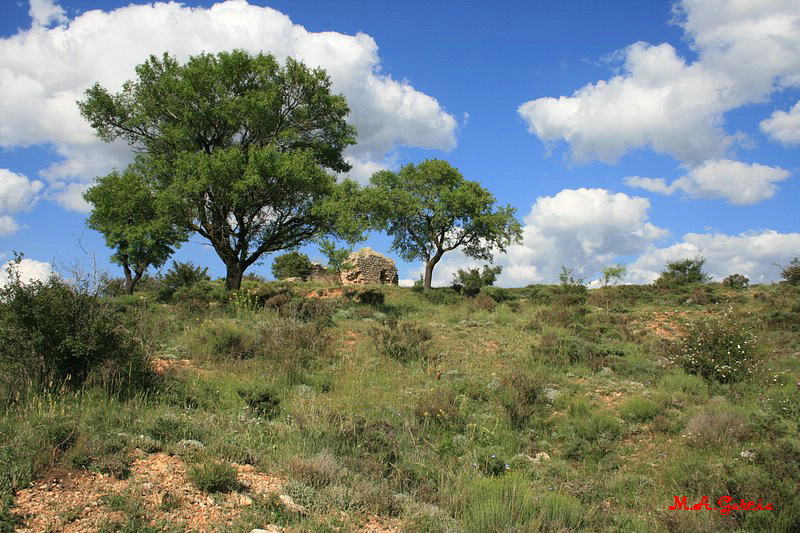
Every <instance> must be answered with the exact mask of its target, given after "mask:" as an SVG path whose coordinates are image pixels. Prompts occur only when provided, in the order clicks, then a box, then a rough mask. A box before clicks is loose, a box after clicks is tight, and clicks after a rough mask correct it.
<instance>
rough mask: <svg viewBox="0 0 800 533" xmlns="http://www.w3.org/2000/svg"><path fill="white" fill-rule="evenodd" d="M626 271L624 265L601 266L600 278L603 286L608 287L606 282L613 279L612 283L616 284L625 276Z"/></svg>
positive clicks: (626, 268)
mask: <svg viewBox="0 0 800 533" xmlns="http://www.w3.org/2000/svg"><path fill="white" fill-rule="evenodd" d="M627 272H628V267H626V266H625V265H622V264H619V265H610V266H607V267H603V270H602V271H601V273H602V278H601V279H602V280H603V287H608V284H609V283H611V281H612V280H614V284H615V285H616V284H617V283H619V282H620V281H622V278H624V277H625V274H626V273H627Z"/></svg>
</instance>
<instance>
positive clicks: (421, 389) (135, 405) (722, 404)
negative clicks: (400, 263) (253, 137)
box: [0, 273, 800, 531]
mask: <svg viewBox="0 0 800 533" xmlns="http://www.w3.org/2000/svg"><path fill="white" fill-rule="evenodd" d="M570 278H572V280H570ZM199 283H209V284H216V283H217V282H215V281H202V280H201V281H200V282H199ZM248 283H252V284H251V285H248V286H247V288H246V289H244V288H243V289H242V291H245V295H244V296H242V298H245V297H246V299H247V302H251V301H252V302H255V303H254V305H249V304H248V305H244V304H241V303H237V299H238V298H239V294H238V293H236V294H235V295H234V297H232V298H225V299H222V300H219V302H220V303H219V304H217V305H212V306H209V305H208V303H204V304H203V307H202V308H197V309H195V308H191V307H185V306H184V304H183V303H180V302H176V301H173V302H170V303H158V300H157V298H156V291H158V290H159V288H158V285H157V284H153V285H152V286H150V285H147V284H145V285H142V286H141V288H140V289H139V293H140V294H141V296H142V297H143V298H144V301H145V302H148V301H149V302H150V303H149V304H147V305H143V304H139V303H135V302H132V301H130V302H129V301H127V300H126V298H127V297H124V296H123V297H115V298H97V299H96V304H95V305H98V306H111V307H112V308H114V309H117V310H118V311H117V312H116V313H106V316H107V317H109V320H111V319H112V318H113V320H115V321H116V322H114V324H116V325H117V327H118V328H119V331H120V332H123V331H128V332H137V331H138V332H140V333H138V334H137V335H145V336H149V338H148V339H147V342H138V341H137V343H136V346H138V348H137V349H138V350H141V352H140V353H143V354H144V355H146V356H147V357H148V358H150V359H151V360H153V361H154V362H155V364H154V366H156V367H157V368H159V369H161V370H160V372H161V374H160V376H159V377H158V379H156V380H150V381H142V382H141V384H140V388H139V389H136V388H134V389H133V391H132V392H130V393H126V394H124V395H122V394H119V393H118V392H117V391H118V389H115V388H113V387H111V388H103V387H97V386H96V384H95V382H94V381H85V382H84V384H83V385H79V384H77V383H75V384H73V385H71V386H70V387H68V388H63V387H62V388H57V389H46V388H45V389H43V388H42V387H41V386H39V385H37V384H36V383H34V382H32V381H28V382H26V385H25V387H24V390H25V391H26V392H24V393H19V394H16V393H13V392H7V393H6V396H5V398H6V399H5V403H4V404H3V405H4V412H3V416H2V418H0V491H2V493H3V494H4V495H5V497H6V501H8V502H11V503H13V502H12V500H11V499H10V498H12V496H13V494H14V493H15V491H17V490H20V489H23V488H25V487H29V486H30V482H31V481H33V480H37V479H41V476H42V475H45V474H46V473H47V472H50V471H52V469H53V468H56V469H66V470H68V471H71V472H96V473H101V474H103V475H104V476H110V477H111V478H112V479H115V480H119V481H117V482H119V483H125V484H126V485H124V486H125V487H127V489H125V490H123V491H122V492H119V491H117V492H115V493H114V495H111V496H109V498H108V499H107V501H100V502H99V503H98V507H97V509H98V510H97V511H93V512H105V511H102V510H109V512H110V510H111V509H116V511H114V513H112V514H109V515H108V520H107V521H106V522H105V524H106V525H105V526H103V527H105V528H106V530H108V531H112V530H122V531H125V530H128V531H133V530H136V529H137V528H139V530H144V531H147V530H148V528H153V527H161V528H165V527H168V526H167V525H166V524H170V526H169V527H172V528H173V529H174V530H181V529H187V526H186V523H183V522H180V521H178V522H175V520H177V519H176V518H174V517H175V516H178V515H181V513H184V515H185V513H186V509H187V508H188V507H189V506H192V505H193V503H192V502H193V500H192V498H187V497H177V496H175V495H178V494H181V492H180V490H178V489H172V490H168V491H166V492H164V496H163V497H160V498H159V499H156V500H149V499H148V498H147V497H146V496H145V495H144V493H143V492H142V489H141V486H140V484H141V483H142V481H141V478H140V477H137V476H139V474H136V473H135V472H136V471H137V470H136V469H137V468H141V466H137V465H138V464H140V463H139V462H138V461H140V460H141V458H147V457H151V458H152V457H160V456H163V457H172V459H171V460H173V461H176V462H177V463H178V464H182V465H183V466H184V468H185V472H186V475H185V483H187V484H188V485H187V486H189V487H191V490H195V491H198V493H200V491H202V492H208V493H209V494H207V495H205V496H204V497H208V498H210V500H208V501H209V502H212V501H213V502H216V503H208V506H209V508H220V509H222V508H225V509H231V512H234V513H236V514H235V517H234V518H232V519H231V520H232V521H231V522H229V524H233V525H230V528H233V529H232V530H236V531H238V530H244V531H250V530H251V529H252V528H255V527H263V525H264V524H267V523H274V524H279V525H281V526H283V527H292V528H296V529H299V530H310V531H314V530H322V531H324V530H331V529H333V528H340V530H342V531H350V530H356V529H358V528H359V527H361V526H363V525H364V523H365V522H366V521H367V520H368V519H370V517H374V516H379V517H382V518H381V520H387V521H392V520H393V521H395V522H393V523H394V524H396V527H397V529H399V530H417V531H509V530H515V529H516V530H520V531H525V530H531V531H563V530H632V531H636V530H652V531H660V530H668V529H670V528H678V529H680V528H684V529H691V528H692V527H695V526H696V524H695V522H692V521H691V520H696V519H697V518H691V517H689V515H688V514H686V513H684V514H683V515H679V514H672V512H671V511H668V510H667V506H669V505H672V504H673V503H674V495H675V494H681V495H682V494H686V495H687V496H691V497H695V495H705V494H706V493H707V494H709V497H712V496H715V497H718V496H721V495H724V494H723V492H724V493H725V494H728V493H730V495H731V496H732V497H734V496H735V497H737V498H739V497H742V498H747V499H752V500H757V499H759V498H761V499H762V500H764V501H769V502H772V503H776V504H777V503H778V502H786V501H794V500H796V499H797V498H798V497H800V494H799V493H798V488H797V485H796V483H792V482H790V481H783V480H792V479H796V475H797V471H796V470H797V469H796V468H795V467H794V466H793V465H795V464H796V462H797V458H798V457H800V456H799V455H798V450H800V446H798V440H799V439H798V434H799V433H800V432H799V431H798V426H797V416H798V413H800V395H799V394H798V388H797V385H796V382H797V381H798V378H797V375H798V372H800V367H798V366H797V361H796V358H795V357H794V356H793V354H794V353H795V352H796V351H797V346H798V342H800V338H799V337H798V334H800V332H798V331H797V330H796V329H792V328H788V327H784V326H783V325H781V324H784V322H772V320H773V318H772V317H773V313H774V310H775V309H776V308H779V309H785V310H787V312H788V311H789V310H791V309H792V308H793V306H794V305H796V303H797V302H796V298H797V295H796V294H795V292H794V291H793V290H792V289H791V288H788V287H786V286H785V285H775V286H757V287H751V288H750V289H748V290H747V291H742V292H737V293H735V295H736V297H737V301H736V303H735V304H726V305H724V306H723V305H721V304H715V303H712V302H713V301H722V300H724V299H725V298H726V297H728V296H727V295H731V294H734V293H733V292H732V291H731V290H730V288H728V287H726V286H723V285H722V284H711V285H708V286H707V289H708V291H709V296H708V298H707V300H706V301H707V302H708V303H697V304H694V305H692V306H690V307H689V306H685V305H683V304H682V303H681V302H682V301H683V299H684V298H685V297H686V296H685V295H686V294H687V293H686V292H685V291H684V290H683V289H682V288H664V287H654V286H650V287H635V286H624V285H623V286H612V285H611V284H609V286H607V287H603V288H600V289H597V290H596V291H588V290H586V289H585V286H584V285H583V284H582V283H579V280H576V279H575V278H574V277H573V275H572V274H570V273H567V278H566V283H565V284H564V285H556V286H533V287H528V288H524V289H504V291H505V292H504V293H503V294H501V295H500V296H498V297H497V298H494V297H490V296H489V295H488V293H487V294H486V295H479V297H478V298H485V299H486V301H488V302H491V303H492V308H491V309H489V308H488V307H482V305H479V303H478V300H477V299H471V298H465V297H464V296H463V295H459V294H457V293H456V292H455V291H453V290H452V289H450V288H447V289H435V290H433V291H432V292H415V291H413V290H411V289H404V288H398V287H390V286H382V287H380V288H379V289H378V288H377V287H370V288H366V289H358V290H356V289H353V290H349V291H342V293H341V295H339V296H336V297H334V298H329V299H326V300H318V299H316V298H307V296H308V295H309V290H308V288H307V287H306V286H304V285H302V284H291V283H280V284H278V283H266V282H263V281H258V280H253V281H252V282H248ZM45 286H46V285H45ZM581 287H583V288H581ZM9 290H11V289H9ZM25 290H31V291H33V290H34V289H33V288H31V289H25ZM37 290H38V289H37ZM148 291H149V292H148ZM242 291H240V292H242ZM246 291H249V292H246ZM600 293H602V294H600ZM26 294H27V293H26ZM65 294H66V293H65ZM314 294H315V293H313V292H312V293H311V295H314ZM361 294H364V295H367V296H364V297H363V298H362V297H361V296H360V295H361ZM376 294H379V295H380V297H376V296H374V295H376ZM598 294H600V295H599V296H596V295H598ZM433 295H436V296H433ZM117 298H122V299H121V300H118V299H117ZM138 298H139V297H138V296H137V301H138ZM276 299H279V300H280V301H278V300H276ZM58 301H59V302H60V301H61V300H58ZM582 301H583V302H585V303H582ZM595 301H600V302H603V303H605V302H606V301H609V302H610V303H609V305H608V307H605V306H604V307H595V306H594V305H593V303H594V302H595ZM12 302H13V301H12V300H7V301H4V302H3V303H2V304H0V307H2V312H4V313H5V312H10V311H9V309H10V308H9V307H8V306H10V305H12ZM268 302H273V303H272V304H270V303H268ZM59 305H60V304H59ZM3 306H5V307H3ZM62 307H63V306H62ZM114 317H116V318H114ZM154 324H157V325H158V327H157V328H154ZM54 331H55V330H54ZM751 332H752V334H751ZM736 346H740V347H742V348H738V349H736V350H734V349H733V348H735V347H736ZM729 350H730V351H731V354H730V357H731V358H734V359H733V360H732V361H733V362H732V361H731V359H727V358H728V351H729ZM689 355H691V357H689ZM735 361H741V362H742V363H741V364H739V363H735ZM725 365H727V366H725ZM165 366H166V367H167V370H166V371H165V370H163V368H164V367H165ZM728 367H731V368H732V370H731V368H728ZM6 370H7V367H4V371H6ZM137 391H141V392H137ZM159 454H160V455H159ZM715 457H724V458H727V459H726V461H728V462H727V463H725V464H724V465H723V466H715V465H720V464H722V463H720V462H719V460H717V461H716V462H715V461H714V460H713V458H715ZM233 463H236V464H237V465H240V466H238V467H237V466H234V465H233ZM241 465H246V466H241ZM620 465H624V468H620ZM237 468H238V472H240V473H239V474H237ZM245 468H247V469H250V470H245V471H249V472H253V473H256V472H257V473H259V475H267V474H269V475H272V476H277V477H279V478H281V479H282V480H283V484H282V485H281V488H280V493H281V494H285V495H288V496H289V497H291V500H286V501H284V500H285V497H284V499H281V498H279V497H278V496H277V495H274V496H271V495H269V493H268V492H257V491H255V489H249V488H247V487H249V486H250V485H248V483H249V482H248V481H247V478H246V477H243V476H245V475H246V474H242V473H241V472H242V471H243V469H245ZM92 475H93V476H94V475H96V474H92ZM75 479H80V477H79V476H78V477H76V478H75ZM35 486H36V484H34V487H35ZM719 487H723V488H721V489H720V488H719ZM29 490H35V488H34V489H29ZM265 490H266V489H265ZM270 490H272V489H270ZM715 491H716V492H715ZM242 500H247V502H248V503H247V504H246V505H239V504H238V503H233V504H231V503H230V502H239V501H242ZM17 501H19V500H17ZM287 501H288V502H293V503H287ZM607 501H610V502H616V503H614V504H613V505H605V504H603V502H607ZM225 502H228V503H225ZM225 505H232V507H225ZM604 505H605V506H604ZM215 506H216V507H215ZM638 507H641V508H645V507H646V508H649V509H655V510H658V512H654V513H651V514H646V513H642V514H640V515H638V516H635V517H632V516H630V514H629V513H628V512H627V509H630V508H638ZM10 509H11V510H10V511H8V512H6V511H4V513H5V514H3V515H1V516H0V520H3V523H14V521H15V520H17V521H19V520H22V521H23V522H24V521H25V520H30V518H22V519H18V518H17V516H18V515H17V514H15V511H20V512H21V509H19V510H18V509H16V508H14V507H13V506H12V507H11V508H10ZM79 511H80V510H79ZM59 512H60V513H61V514H60V515H59V516H60V518H57V519H58V520H74V523H78V521H79V520H81V516H83V515H80V516H79V515H78V514H76V512H73V511H70V509H69V508H67V509H65V510H62V511H59ZM80 512H83V511H80ZM197 512H201V511H197ZM343 513H344V514H343ZM752 514H753V513H751V514H745V512H741V513H738V514H736V515H733V516H734V518H731V517H730V516H727V517H726V516H723V515H720V514H718V513H714V514H708V515H705V516H704V518H703V520H705V521H706V522H704V524H705V525H704V526H703V527H705V528H706V529H720V528H724V527H727V526H728V525H729V524H730V523H731V522H730V521H731V520H736V521H737V522H736V523H741V524H744V525H742V526H741V527H742V528H743V529H744V530H756V529H758V530H775V531H788V530H791V529H792V527H794V526H795V525H796V524H800V513H798V512H797V511H796V510H794V509H792V508H791V506H785V505H777V506H776V511H775V512H772V513H766V512H765V513H762V514H760V515H758V521H755V520H756V519H755V518H751V515H752ZM184 515H181V516H184ZM168 517H173V518H171V519H170V518H168ZM220 520H221V519H220ZM152 524H156V526H153V525H152ZM676 524H678V525H676ZM754 524H755V525H754ZM213 526H214V527H219V528H220V529H224V528H225V527H229V526H226V525H224V524H223V523H222V521H220V522H219V523H214V524H213ZM751 526H752V527H751ZM237 528H238V529H237ZM748 528H750V529H748Z"/></svg>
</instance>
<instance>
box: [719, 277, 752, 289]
mask: <svg viewBox="0 0 800 533" xmlns="http://www.w3.org/2000/svg"><path fill="white" fill-rule="evenodd" d="M722 284H723V285H725V286H726V287H730V288H732V289H746V288H747V286H748V285H749V284H750V278H748V277H747V276H743V275H742V274H731V275H730V276H728V277H726V278H725V279H723V280H722Z"/></svg>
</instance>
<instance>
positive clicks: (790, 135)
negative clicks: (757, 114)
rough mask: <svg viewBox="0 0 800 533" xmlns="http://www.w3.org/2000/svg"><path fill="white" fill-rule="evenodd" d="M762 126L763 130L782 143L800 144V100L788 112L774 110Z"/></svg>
mask: <svg viewBox="0 0 800 533" xmlns="http://www.w3.org/2000/svg"><path fill="white" fill-rule="evenodd" d="M760 126H761V131H763V132H764V133H766V134H767V135H768V136H769V137H770V138H772V139H774V140H776V141H778V142H780V143H782V144H786V145H790V144H800V102H797V103H796V104H795V105H794V107H793V108H792V109H790V110H789V111H788V112H786V111H781V110H777V111H775V112H773V113H772V115H770V117H769V118H766V119H764V120H763V121H762V122H761V124H760Z"/></svg>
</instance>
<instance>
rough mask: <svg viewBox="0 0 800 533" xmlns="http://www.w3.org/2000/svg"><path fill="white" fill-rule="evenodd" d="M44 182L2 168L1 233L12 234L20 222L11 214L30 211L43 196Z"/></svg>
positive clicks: (0, 190)
mask: <svg viewBox="0 0 800 533" xmlns="http://www.w3.org/2000/svg"><path fill="white" fill-rule="evenodd" d="M43 187H44V183H42V182H41V181H38V180H33V181H31V180H29V179H28V177H27V176H24V175H22V174H17V173H16V172H12V171H10V170H8V169H7V168H0V235H6V236H7V235H12V234H14V233H16V231H17V230H18V229H19V224H18V223H17V221H16V220H14V219H13V218H12V217H11V216H9V215H10V214H13V213H17V212H20V211H30V210H31V209H32V208H33V206H34V205H35V204H36V202H37V201H38V200H39V198H40V197H41V194H40V193H41V191H42V188H43Z"/></svg>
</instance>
